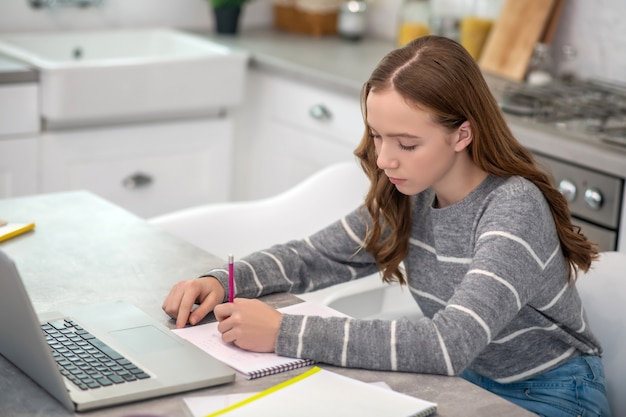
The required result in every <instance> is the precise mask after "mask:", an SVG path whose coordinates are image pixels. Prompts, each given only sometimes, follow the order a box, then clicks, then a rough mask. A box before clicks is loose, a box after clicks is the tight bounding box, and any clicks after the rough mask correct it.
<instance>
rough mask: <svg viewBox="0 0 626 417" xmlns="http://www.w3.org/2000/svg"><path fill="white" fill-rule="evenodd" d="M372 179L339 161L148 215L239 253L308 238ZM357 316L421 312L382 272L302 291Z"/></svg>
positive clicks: (346, 208)
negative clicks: (276, 186)
mask: <svg viewBox="0 0 626 417" xmlns="http://www.w3.org/2000/svg"><path fill="white" fill-rule="evenodd" d="M368 187H369V181H368V179H367V177H366V176H365V174H364V173H363V171H362V170H361V168H360V167H359V166H358V165H357V163H356V162H344V163H338V164H335V165H331V166H329V167H326V168H324V169H322V170H320V171H319V172H317V173H315V174H313V175H312V176H310V177H309V178H307V179H305V180H304V181H302V182H301V183H299V184H297V185H296V186H294V187H293V188H291V189H289V190H287V191H285V192H283V193H280V194H278V195H276V196H273V197H269V198H265V199H261V200H254V201H241V202H231V203H216V204H207V205H204V206H199V207H193V208H189V209H184V210H180V211H176V212H173V213H169V214H165V215H161V216H157V217H154V218H152V219H149V222H150V223H152V224H153V225H155V226H157V227H160V228H162V229H164V230H166V231H168V232H170V233H171V234H173V235H175V236H178V237H180V238H182V239H184V240H186V241H188V242H190V243H192V244H194V245H196V246H198V247H200V248H202V249H204V250H206V251H207V252H210V253H212V254H214V255H217V256H219V257H221V258H222V259H226V258H227V257H228V254H229V253H232V254H234V255H235V257H237V258H241V257H243V256H245V255H247V254H250V253H252V252H255V251H257V250H262V249H265V248H268V247H270V246H272V245H274V244H277V243H283V242H287V241H289V240H291V239H299V238H303V237H306V236H308V235H310V234H312V233H314V232H316V231H318V230H320V229H322V228H323V227H325V226H327V225H329V224H330V223H332V222H333V221H335V220H338V219H340V218H341V217H342V216H344V215H345V214H347V213H349V212H350V211H351V210H353V209H355V208H356V207H358V206H359V204H361V203H362V202H363V200H364V197H365V194H366V193H367V190H368ZM300 297H301V298H303V299H305V300H310V301H317V302H321V303H323V304H326V305H330V306H332V307H334V308H336V309H337V310H339V311H342V312H344V313H345V314H348V315H351V316H353V317H357V318H365V317H395V316H397V315H403V316H407V315H409V313H417V314H419V315H421V311H420V310H419V309H418V308H417V306H416V304H415V301H414V300H413V298H412V296H411V295H410V293H409V291H408V290H407V289H405V288H400V286H399V285H383V284H381V278H380V276H379V275H377V274H376V275H371V276H369V277H366V278H363V279H359V280H358V281H352V282H347V283H343V284H339V285H335V286H333V287H330V288H325V289H322V290H319V291H314V292H310V293H306V294H302V295H300Z"/></svg>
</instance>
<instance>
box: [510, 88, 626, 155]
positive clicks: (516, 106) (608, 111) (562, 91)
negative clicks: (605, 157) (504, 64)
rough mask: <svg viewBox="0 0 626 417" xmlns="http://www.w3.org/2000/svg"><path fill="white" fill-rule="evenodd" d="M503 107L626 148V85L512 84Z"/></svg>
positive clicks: (580, 134) (542, 122)
mask: <svg viewBox="0 0 626 417" xmlns="http://www.w3.org/2000/svg"><path fill="white" fill-rule="evenodd" d="M500 107H501V108H502V111H503V112H504V113H507V114H511V115H516V116H521V117H523V118H526V119H530V120H532V121H534V122H536V123H540V124H547V125H551V126H554V127H557V128H559V129H563V130H566V131H569V132H572V133H574V134H576V135H578V136H580V137H581V138H583V139H588V140H593V141H600V142H603V143H605V144H608V145H612V146H618V147H620V148H622V149H626V85H620V84H616V83H612V82H604V81H596V80H575V81H570V82H565V81H560V80H556V81H552V82H550V83H548V84H544V85H529V84H515V85H508V86H507V87H506V88H505V89H504V91H502V95H501V100H500Z"/></svg>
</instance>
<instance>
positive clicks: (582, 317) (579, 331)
mask: <svg viewBox="0 0 626 417" xmlns="http://www.w3.org/2000/svg"><path fill="white" fill-rule="evenodd" d="M580 322H581V323H582V324H581V325H580V329H578V330H576V333H582V332H584V331H585V329H586V328H587V322H586V321H585V308H584V307H583V306H582V305H581V306H580Z"/></svg>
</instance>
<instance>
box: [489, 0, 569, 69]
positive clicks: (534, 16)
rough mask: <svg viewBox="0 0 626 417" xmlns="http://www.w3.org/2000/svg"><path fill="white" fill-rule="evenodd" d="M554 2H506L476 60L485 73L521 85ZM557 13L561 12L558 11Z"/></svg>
mask: <svg viewBox="0 0 626 417" xmlns="http://www.w3.org/2000/svg"><path fill="white" fill-rule="evenodd" d="M556 2H557V0H506V1H505V2H504V4H503V5H502V9H501V11H500V15H499V16H498V19H497V20H496V22H495V23H494V25H493V28H492V29H491V32H490V33H489V37H488V38H487V40H486V42H485V46H484V48H483V51H482V53H481V55H480V58H479V61H478V63H479V65H480V67H481V68H482V69H483V70H484V71H487V72H491V73H493V74H496V75H500V76H503V77H506V78H509V79H512V80H515V81H522V80H523V79H524V75H525V74H526V69H527V68H528V63H529V62H530V58H531V56H532V53H533V50H534V48H535V44H536V43H537V42H538V41H540V40H542V36H543V35H544V32H545V30H546V26H547V25H548V23H549V22H551V17H552V13H553V11H554V9H555V5H556ZM559 11H560V10H559Z"/></svg>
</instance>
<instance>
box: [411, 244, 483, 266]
mask: <svg viewBox="0 0 626 417" xmlns="http://www.w3.org/2000/svg"><path fill="white" fill-rule="evenodd" d="M409 243H411V244H412V245H414V246H417V247H420V248H422V249H424V250H426V251H428V252H430V253H432V254H434V255H435V257H436V258H437V260H438V261H440V262H450V263H456V264H470V263H471V262H472V258H457V257H454V256H441V255H439V254H437V251H436V250H435V248H433V247H432V246H430V245H427V244H426V243H424V242H422V241H420V240H417V239H413V238H410V239H409Z"/></svg>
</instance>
